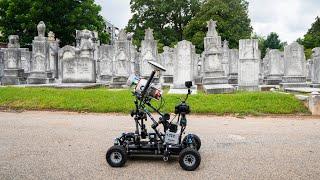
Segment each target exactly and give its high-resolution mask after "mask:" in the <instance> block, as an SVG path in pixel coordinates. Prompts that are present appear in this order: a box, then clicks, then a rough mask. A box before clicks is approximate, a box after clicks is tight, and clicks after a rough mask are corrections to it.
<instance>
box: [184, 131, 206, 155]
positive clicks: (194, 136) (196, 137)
mask: <svg viewBox="0 0 320 180" xmlns="http://www.w3.org/2000/svg"><path fill="white" fill-rule="evenodd" d="M191 135H192V136H193V138H194V141H195V142H196V146H197V151H199V149H200V148H201V139H200V138H199V136H197V135H195V134H191ZM182 142H183V143H184V144H187V136H185V137H184V138H183V141H182Z"/></svg>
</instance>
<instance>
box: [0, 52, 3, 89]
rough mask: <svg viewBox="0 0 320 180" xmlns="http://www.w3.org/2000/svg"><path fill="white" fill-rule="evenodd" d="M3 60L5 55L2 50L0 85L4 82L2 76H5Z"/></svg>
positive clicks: (0, 56) (0, 53)
mask: <svg viewBox="0 0 320 180" xmlns="http://www.w3.org/2000/svg"><path fill="white" fill-rule="evenodd" d="M3 58H4V53H3V50H2V49H1V48H0V85H1V82H2V80H1V79H2V76H3V70H4V62H3Z"/></svg>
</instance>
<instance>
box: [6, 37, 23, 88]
mask: <svg viewBox="0 0 320 180" xmlns="http://www.w3.org/2000/svg"><path fill="white" fill-rule="evenodd" d="M3 53H4V54H3V56H4V57H3V64H4V70H3V77H2V85H20V84H25V83H26V81H25V78H24V76H23V75H24V71H23V69H22V68H21V50H20V44H19V36H17V35H10V36H9V43H8V48H6V49H3Z"/></svg>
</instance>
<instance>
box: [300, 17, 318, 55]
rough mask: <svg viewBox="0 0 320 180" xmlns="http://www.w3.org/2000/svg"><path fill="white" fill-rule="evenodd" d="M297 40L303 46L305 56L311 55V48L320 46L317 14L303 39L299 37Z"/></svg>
mask: <svg viewBox="0 0 320 180" xmlns="http://www.w3.org/2000/svg"><path fill="white" fill-rule="evenodd" d="M297 41H298V42H299V43H301V44H302V45H303V46H304V48H305V53H306V56H307V58H310V57H311V53H312V52H311V50H312V49H313V48H315V47H320V18H319V17H318V16H317V17H316V19H315V22H314V23H312V25H311V28H310V29H309V30H308V32H307V34H305V35H304V37H303V39H301V38H299V39H298V40H297Z"/></svg>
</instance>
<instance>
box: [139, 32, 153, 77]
mask: <svg viewBox="0 0 320 180" xmlns="http://www.w3.org/2000/svg"><path fill="white" fill-rule="evenodd" d="M157 57H158V49H157V41H155V40H154V38H153V30H152V29H150V28H148V29H146V30H145V36H144V40H142V42H141V53H140V63H139V65H140V76H141V77H143V78H147V77H149V76H150V74H151V72H152V70H153V69H152V67H151V65H150V64H149V63H148V61H155V62H157V61H158V60H157Z"/></svg>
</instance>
